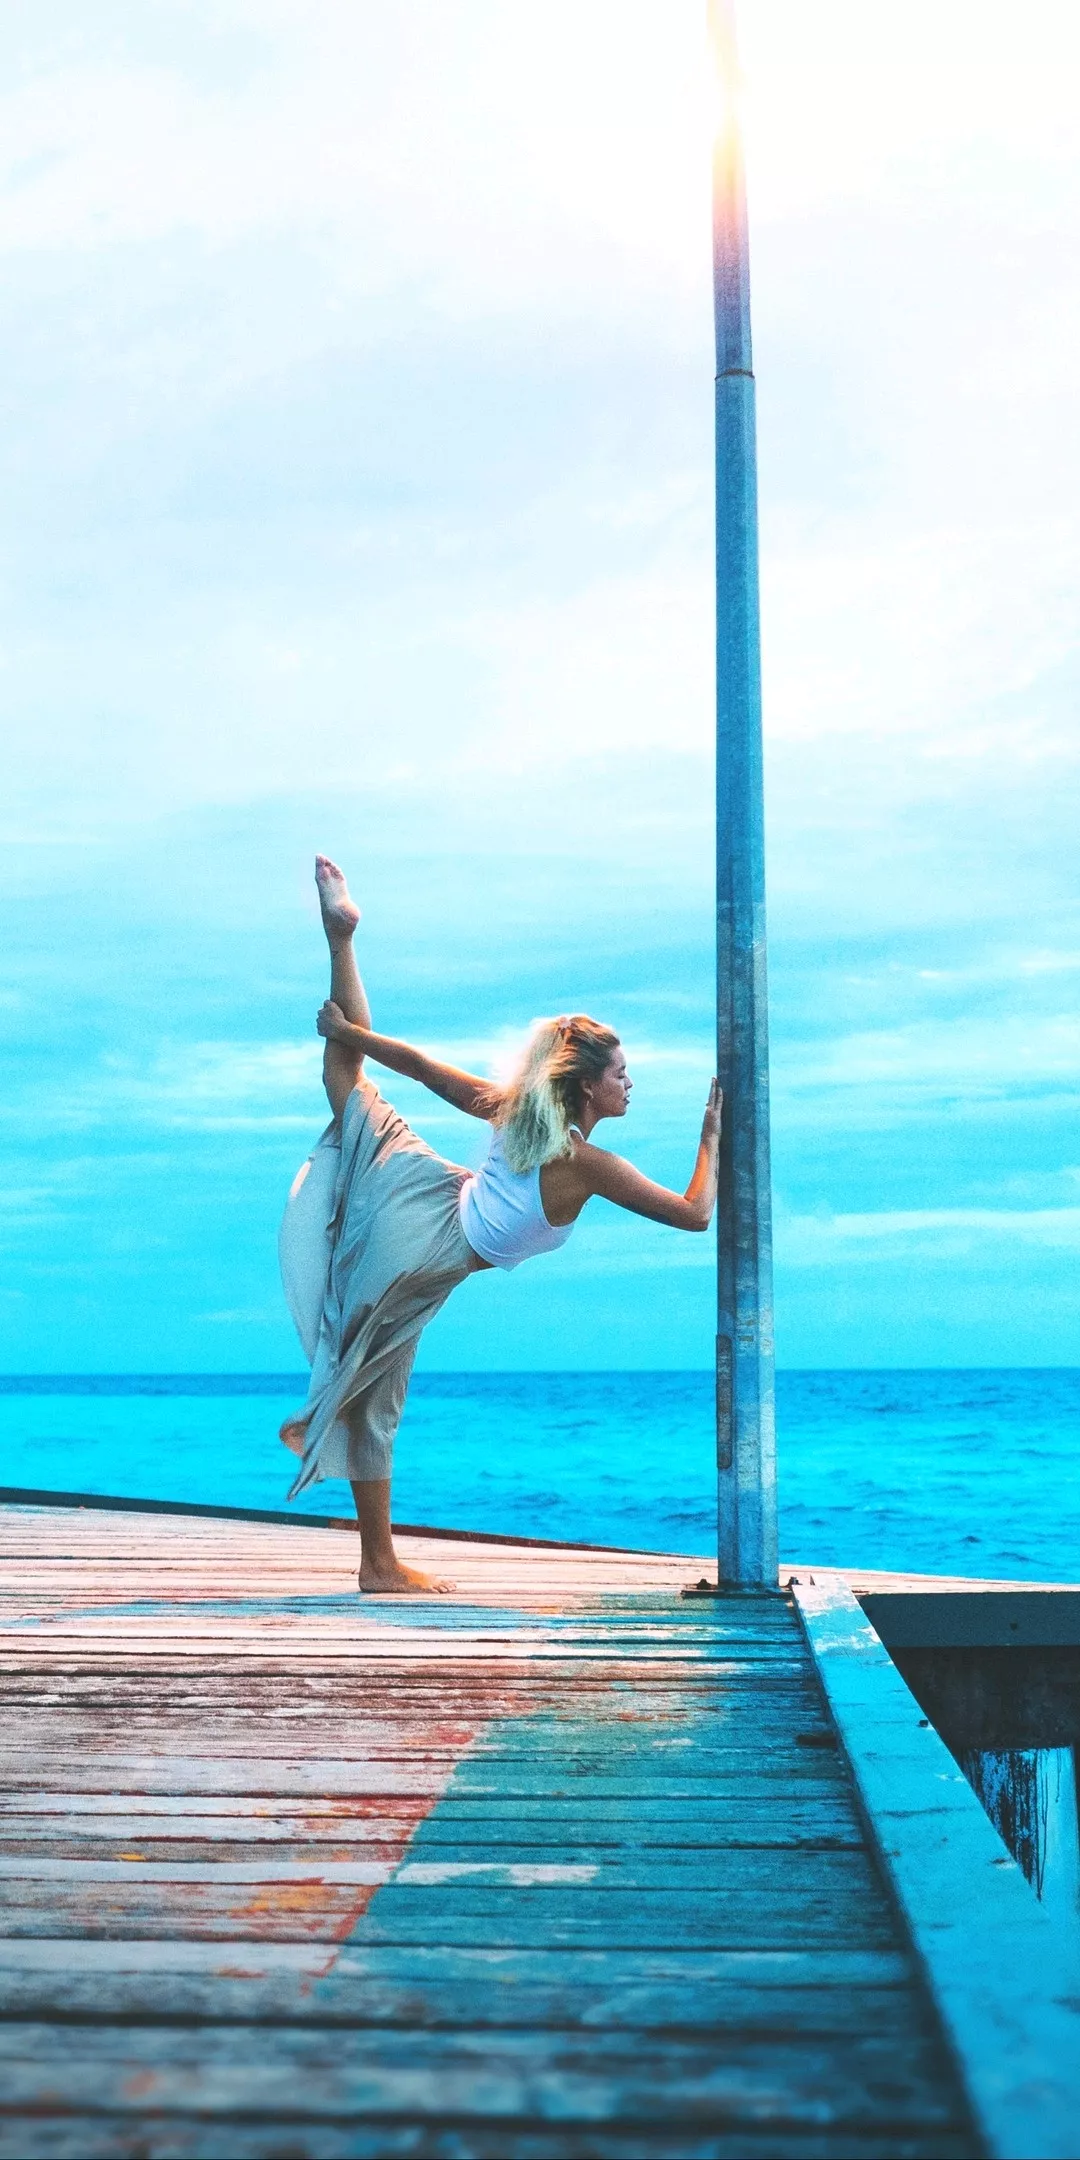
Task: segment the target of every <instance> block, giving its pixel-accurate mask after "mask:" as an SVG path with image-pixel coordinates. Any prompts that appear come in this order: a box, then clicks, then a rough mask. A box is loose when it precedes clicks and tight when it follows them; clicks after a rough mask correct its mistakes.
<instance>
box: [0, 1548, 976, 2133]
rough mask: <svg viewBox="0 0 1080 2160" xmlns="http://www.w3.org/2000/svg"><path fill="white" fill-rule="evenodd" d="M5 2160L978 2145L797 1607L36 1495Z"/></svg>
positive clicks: (8, 1800) (4, 2048)
mask: <svg viewBox="0 0 1080 2160" xmlns="http://www.w3.org/2000/svg"><path fill="white" fill-rule="evenodd" d="M0 1539H2V1548H3V1576H2V1607H0V1663H2V1686H3V1725H2V1738H0V1746H2V1751H3V1773H4V1774H3V1796H2V1800H0V1808H2V1844H0V1875H2V1878H3V1922H2V1928H3V1940H2V1943H0V1995H2V2008H3V2013H4V2016H3V2022H2V2023H0V2155H3V2156H9V2160H15V2156H18V2160H24V2156H27V2160H30V2156H42V2155H48V2156H50V2160H53V2156H55V2160H60V2156H72V2160H73V2156H78V2160H98V2156H100V2160H106V2156H108V2160H113V2156H120V2155H131V2156H134V2155H139V2156H140V2160H180V2156H183V2160H187V2156H195V2155H199V2156H206V2160H210V2156H212V2160H256V2156H257V2160H307V2156H310V2160H331V2156H333V2160H338V2156H345V2155H349V2156H361V2155H363V2156H376V2155H377V2156H383V2155H388V2156H389V2155H395V2156H396V2155H432V2156H435V2155H438V2156H446V2160H451V2156H452V2160H467V2156H470V2155H477V2156H491V2160H495V2156H498V2160H518V2156H520V2160H543V2156H551V2160H562V2156H565V2160H570V2156H573V2160H588V2156H590V2155H596V2156H601V2155H603V2156H610V2160H631V2156H632V2160H652V2156H657V2160H659V2156H661V2155H663V2156H669V2160H675V2156H678V2160H736V2156H738V2160H765V2156H777V2160H782V2156H791V2160H856V2156H860V2160H861V2156H867V2160H869V2156H881V2160H885V2156H895V2160H902V2156H903V2160H919V2156H925V2160H949V2156H952V2155H957V2156H958V2155H967V2154H972V2153H974V2152H976V2151H977V2150H978V2143H977V2139H976V2136H975V2133H974V2131H973V2130H972V2127H971V2124H970V2120H969V2118H968V2115H967V2112H966V2107H965V2101H964V2099H963V2097H962V2094H961V2091H960V2089H959V2086H958V2083H957V2081H956V2079H955V2077H954V2074H953V2071H952V2068H951V2064H950V2058H949V2056H948V2054H947V2052H946V2049H945V2047H944V2045H943V2042H942V2039H941V2034H940V2031H939V2028H938V2025H937V2022H936V2017H935V2013H934V2010H933V2009H932V2007H931V2004H930V2002H929V1999H928V1998H927V1997H926V1995H925V1994H924V1992H923V1988H922V1983H921V1981H920V1979H919V1976H918V1973H917V1971H916V1968H915V1962H914V1959H913V1956H912V1953H911V1950H910V1948H909V1945H908V1942H907V1939H906V1938H905V1936H904V1934H903V1932H902V1929H901V1924H900V1923H899V1921H898V1920H897V1918H896V1917H895V1911H894V1907H893V1904H892V1903H891V1901H890V1898H889V1896H888V1895H887V1894H886V1892H885V1890H884V1888H883V1884H882V1880H881V1878H880V1876H879V1873H878V1870H877V1866H876V1863H875V1860H874V1858H873V1857H872V1854H871V1852H870V1851H869V1850H868V1847H867V1843H866V1840H865V1837H864V1833H863V1829H862V1825H861V1821H860V1817H859V1814H858V1810H857V1807H856V1803H855V1798H854V1793H853V1788H852V1784H851V1780H850V1777H849V1773H848V1769H847V1765H846V1762H845V1759H844V1757H843V1754H842V1752H841V1751H840V1750H839V1749H838V1748H837V1745H836V1739H835V1732H834V1729H833V1727H832V1725H831V1723H830V1720H829V1717H828V1715H827V1713H826V1710H825V1706H824V1701H823V1697H822V1694H821V1691H820V1688H819V1684H818V1681H817V1677H816V1673H815V1668H814V1665H813V1662H812V1660H811V1658H810V1655H809V1652H808V1650H807V1647H806V1641H805V1637H804V1634H803V1632H802V1629H801V1626H800V1623H799V1619H798V1616H797V1614H796V1613H795V1611H794V1609H793V1607H792V1604H791V1603H790V1601H789V1599H788V1598H787V1597H786V1596H784V1595H782V1594H779V1593H777V1594H774V1595H768V1594H745V1595H739V1596H730V1597H725V1598H724V1599H722V1600H716V1601H688V1600H685V1599H683V1598H681V1597H680V1594H679V1593H680V1590H681V1588H682V1586H683V1585H684V1584H685V1583H686V1582H687V1580H688V1579H690V1578H691V1577H692V1576H693V1575H694V1574H696V1573H697V1572H698V1571H699V1569H700V1565H701V1563H700V1561H698V1562H694V1561H691V1560H686V1559H683V1560H680V1559H678V1558H668V1557H661V1556H657V1557H653V1556H648V1555H631V1554H627V1555H622V1554H607V1555H603V1554H598V1553H595V1552H586V1551H574V1550H561V1551H560V1550H546V1551H545V1550H542V1549H524V1548H518V1547H512V1546H509V1545H504V1544H500V1545H496V1544H484V1543H462V1542H455V1543H453V1544H449V1543H447V1544H436V1543H433V1542H432V1541H419V1540H418V1541H416V1543H415V1547H414V1550H413V1553H411V1554H408V1556H409V1557H413V1556H415V1557H416V1558H418V1559H420V1560H421V1561H422V1564H424V1565H426V1566H435V1567H437V1568H438V1569H439V1570H440V1571H444V1572H448V1573H453V1575H454V1576H455V1577H456V1580H457V1583H458V1586H459V1587H458V1594H457V1596H456V1597H455V1598H453V1599H452V1600H434V1599H432V1600H416V1601H408V1602H403V1601H401V1600H398V1599H380V1600H362V1599H360V1598H359V1597H358V1595H357V1593H356V1587H355V1566H356V1542H355V1539H354V1538H353V1537H351V1536H349V1535H348V1534H347V1533H345V1532H344V1531H342V1530H336V1531H335V1530H328V1529H310V1528H306V1527H303V1526H302V1525H301V1524H300V1523H296V1524H294V1525H290V1526H288V1527H278V1526H275V1525H273V1524H267V1523H261V1522H248V1521H236V1520H233V1521H228V1522H225V1521H216V1520H211V1519H206V1518H190V1517H187V1518H185V1517H178V1516H175V1515H169V1514H158V1513H147V1514H139V1513H135V1512H124V1513H120V1512H116V1513H111V1512H105V1511H102V1510H100V1509H95V1510H89V1509H86V1510H82V1509H71V1508H68V1509H60V1508H36V1507H19V1506H7V1507H5V1508H3V1510H2V1511H0Z"/></svg>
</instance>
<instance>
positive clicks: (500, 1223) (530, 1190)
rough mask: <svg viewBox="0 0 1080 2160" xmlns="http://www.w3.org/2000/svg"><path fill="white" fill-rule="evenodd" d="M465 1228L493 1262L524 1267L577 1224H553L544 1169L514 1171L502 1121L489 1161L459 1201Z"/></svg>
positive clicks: (562, 1239) (475, 1248) (465, 1187)
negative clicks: (546, 1208) (545, 1200)
mask: <svg viewBox="0 0 1080 2160" xmlns="http://www.w3.org/2000/svg"><path fill="white" fill-rule="evenodd" d="M458 1214H459V1216H460V1218H461V1227H462V1229H463V1230H464V1232H465V1235H466V1237H467V1238H468V1241H469V1243H470V1245H471V1246H472V1249H473V1251H474V1253H479V1255H480V1258H481V1260H487V1261H489V1262H490V1264H491V1266H492V1267H498V1268H513V1267H519V1266H520V1264H521V1262H522V1261H523V1260H531V1259H532V1257H533V1254H534V1253H542V1252H554V1250H555V1247H556V1246H557V1245H565V1243H566V1240H567V1238H568V1237H569V1235H570V1232H571V1230H572V1229H573V1227H574V1225H573V1223H549V1221H548V1219H547V1216H546V1215H545V1213H544V1203H543V1201H542V1200H541V1198H540V1172H539V1170H525V1171H517V1170H511V1168H510V1165H509V1163H508V1162H507V1160H506V1157H505V1155H504V1154H503V1144H502V1134H501V1132H500V1131H499V1128H498V1126H496V1127H495V1130H494V1132H493V1133H492V1135H491V1146H490V1148H489V1149H488V1156H487V1161H486V1162H485V1163H482V1164H481V1166H480V1168H479V1170H477V1171H476V1173H475V1175H474V1176H473V1177H470V1178H467V1179H466V1181H465V1183H464V1185H463V1186H462V1188H461V1197H460V1199H459V1201H458Z"/></svg>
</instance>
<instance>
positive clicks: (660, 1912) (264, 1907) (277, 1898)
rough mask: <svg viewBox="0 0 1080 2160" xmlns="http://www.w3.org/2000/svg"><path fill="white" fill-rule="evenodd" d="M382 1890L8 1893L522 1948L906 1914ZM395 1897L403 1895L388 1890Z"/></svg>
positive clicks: (226, 1920)
mask: <svg viewBox="0 0 1080 2160" xmlns="http://www.w3.org/2000/svg"><path fill="white" fill-rule="evenodd" d="M375 1895H376V1896H377V1897H378V1899H379V1903H378V1905H377V1906H376V1905H375V1904H374V1902H373V1901H371V1893H370V1892H367V1893H365V1889H364V1887H363V1886H359V1885H356V1886H351V1885H340V1884H328V1883H321V1882H311V1881H308V1882H294V1883H282V1884H277V1885H265V1884H264V1885H259V1884H253V1885H250V1886H249V1889H248V1894H247V1895H244V1893H243V1889H242V1886H239V1885H238V1886H233V1887H232V1888H229V1887H228V1886H224V1887H214V1886H211V1885H208V1884H205V1883H197V1884H193V1885H191V1886H190V1887H189V1886H187V1885H184V1886H180V1885H176V1884H172V1885H170V1884H165V1883H131V1884H121V1883H115V1884H114V1883H109V1884H99V1885H95V1886H91V1887H89V1888H87V1889H81V1890H80V1889H78V1888H76V1887H74V1886H72V1885H70V1884H66V1883H64V1884H57V1885H51V1886H50V1887H49V1890H48V1891H47V1892H46V1891H45V1889H44V1886H42V1885H32V1884H30V1885H27V1886H26V1887H25V1889H24V1890H22V1891H21V1892H20V1893H19V1896H18V1899H16V1897H15V1896H14V1895H13V1894H12V1895H10V1896H9V1897H8V1898H7V1899H6V1900H5V1910H4V1914H3V1927H4V1932H5V1934H6V1935H9V1936H13V1937H19V1936H23V1937H26V1936H33V1937H43V1936H50V1935H51V1936H55V1937H61V1936H76V1935H84V1936H87V1937H89V1938H92V1939H95V1938H104V1937H107V1936H110V1935H111V1936H123V1937H130V1936H139V1935H143V1936H148V1937H157V1936H160V1935H161V1934H163V1933H168V1934H171V1935H174V1936H176V1937H177V1938H179V1939H189V1940H194V1939H198V1938H202V1939H203V1940H213V1939H218V1940H226V1939H227V1940H234V1939H237V1938H244V1937H248V1938H250V1939H252V1940H253V1941H278V1942H304V1941H313V1940H314V1941H327V1940H331V1939H333V1940H338V1941H340V1940H342V1939H343V1938H344V1937H345V1936H347V1935H349V1934H350V1932H351V1931H352V1930H353V1929H354V1928H356V1927H357V1926H359V1925H360V1923H361V1920H362V1922H363V1937H364V1940H365V1942H372V1943H376V1942H381V1943H442V1944H455V1943H459V1944H462V1945H465V1946H470V1945H471V1946H473V1947H476V1948H489V1949H514V1948H517V1947H519V1946H520V1944H521V1942H522V1941H523V1939H524V1940H528V1941H531V1942H534V1943H536V1944H537V1945H538V1946H547V1947H549V1948H558V1947H560V1946H562V1947H574V1946H577V1945H580V1946H581V1947H583V1948H591V1949H617V1948H622V1949H624V1950H626V1951H634V1952H635V1953H636V1952H638V1951H641V1950H657V1949H660V1950H663V1949H678V1948H679V1947H681V1946H683V1945H686V1946H697V1947H702V1948H710V1949H732V1950H740V1949H781V1948H783V1947H784V1946H785V1944H787V1943H788V1942H789V1941H790V1940H791V1939H792V1933H793V1930H795V1931H798V1934H797V1937H796V1939H799V1937H802V1936H807V1935H809V1934H811V1933H812V1934H816V1935H818V1936H820V1938H821V1939H822V1941H823V1943H824V1944H825V1945H826V1946H827V1947H829V1948H835V1947H840V1946H841V1945H843V1946H845V1947H847V1946H850V1947H852V1948H855V1949H860V1950H877V1949H881V1950H887V1949H892V1948H893V1946H894V1944H895V1941H896V1932H895V1923H894V1921H893V1918H892V1914H891V1911H890V1909H889V1907H888V1906H887V1905H885V1904H881V1905H875V1906H872V1907H870V1908H869V1909H867V1907H866V1906H865V1904H864V1903H863V1902H862V1900H861V1899H853V1900H849V1901H844V1902H843V1903H841V1904H837V1902H836V1901H835V1900H830V1899H829V1897H828V1895H827V1894H826V1893H820V1892H819V1893H817V1894H810V1895H806V1896H803V1897H801V1898H798V1899H795V1898H793V1897H792V1896H791V1895H790V1894H788V1893H787V1892H784V1891H776V1892H774V1893H772V1894H771V1895H769V1896H768V1897H765V1896H763V1895H762V1894H761V1893H760V1892H752V1891H751V1892H746V1893H743V1894H741V1895H740V1894H737V1893H734V1892H732V1893H730V1894H728V1895H726V1896H724V1897H715V1896H712V1897H710V1896H709V1895H707V1894H704V1893H696V1892H695V1893H691V1894H688V1895H687V1896H686V1897H685V1898H679V1897H676V1896H673V1895H670V1894H665V1893H664V1892H654V1891H650V1890H638V1891H621V1892H620V1891H607V1892H605V1893H603V1894H602V1896H599V1897H597V1898H596V1899H594V1900H592V1901H591V1902H586V1900H585V1899H583V1898H582V1897H580V1896H578V1897H576V1898H571V1897H569V1896H568V1895H567V1894H566V1893H563V1897H562V1900H561V1902H560V1897H559V1893H558V1892H557V1891H556V1890H553V1889H551V1890H547V1891H542V1890H540V1889H537V1888H535V1887H531V1886H521V1887H514V1888H510V1889H507V1890H506V1891H503V1892H500V1891H497V1890H486V1891H481V1890H474V1891H473V1892H472V1893H471V1894H470V1895H469V1896H468V1897H467V1898H466V1897H464V1896H463V1895H462V1894H461V1893H460V1892H458V1893H456V1894H455V1895H454V1896H453V1897H452V1898H451V1897H448V1896H447V1894H446V1893H445V1892H444V1891H440V1890H439V1889H438V1888H437V1887H435V1888H430V1889H427V1890H426V1891H425V1892H424V1893H423V1894H421V1893H420V1892H419V1891H408V1890H403V1891H401V1892H397V1891H396V1890H395V1889H394V1887H393V1885H387V1886H384V1888H383V1889H382V1891H381V1892H376V1893H375ZM391 1897H393V1899H394V1903H393V1904H386V1903H384V1902H383V1901H384V1900H387V1899H389V1898H391Z"/></svg>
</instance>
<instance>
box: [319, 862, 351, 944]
mask: <svg viewBox="0 0 1080 2160" xmlns="http://www.w3.org/2000/svg"><path fill="white" fill-rule="evenodd" d="M315 883H316V885H317V886H318V888H319V906H320V907H321V909H322V919H323V929H324V930H325V932H326V935H327V937H328V938H329V940H330V943H331V945H343V944H345V943H347V941H348V939H349V938H351V936H352V934H353V931H354V930H355V928H356V925H357V923H358V922H359V920H360V910H359V908H358V907H357V905H356V902H355V900H354V899H353V898H352V896H351V894H350V892H349V888H348V885H347V884H346V882H345V872H344V870H339V869H338V866H337V864H336V862H331V860H330V857H329V855H316V857H315Z"/></svg>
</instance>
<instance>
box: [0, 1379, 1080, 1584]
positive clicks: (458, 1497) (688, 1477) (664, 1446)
mask: <svg viewBox="0 0 1080 2160" xmlns="http://www.w3.org/2000/svg"><path fill="white" fill-rule="evenodd" d="M304 1388H305V1382H304V1379H303V1377H302V1376H300V1375H298V1374H297V1375H292V1374H273V1373H268V1374H252V1375H242V1376H232V1377H217V1376H214V1375H208V1374H198V1375H177V1376H167V1375H166V1376H154V1377H141V1376H138V1375H111V1376H109V1377H102V1378H84V1377H77V1376H73V1377H65V1378H56V1377H52V1378H48V1379H25V1378H13V1377H7V1378H0V1434H2V1439H0V1483H3V1484H4V1485H6V1486H9V1487H10V1486H22V1487H27V1486H29V1487H36V1488H45V1489H48V1490H50V1491H67V1492H72V1491H75V1492H87V1493H115V1494H122V1495H125V1496H129V1497H138V1498H153V1499H165V1500H196V1501H202V1502H208V1503H210V1504H211V1505H222V1504H224V1505H228V1506H233V1507H261V1508H280V1507H284V1506H285V1504H286V1499H285V1496H286V1493H287V1490H288V1486H289V1482H290V1478H291V1474H292V1469H293V1462H292V1458H291V1457H290V1456H288V1455H287V1454H286V1452H285V1450H284V1448H283V1447H282V1446H281V1444H280V1442H279V1440H278V1438H277V1427H278V1425H279V1423H280V1422H281V1420H282V1418H283V1417H284V1416H285V1415H286V1413H287V1412H289V1411H293V1410H295V1409H296V1407H297V1405H298V1403H299V1402H300V1401H302V1399H303V1394H304ZM777 1426H778V1434H779V1466H780V1468H779V1482H780V1522H781V1552H782V1557H783V1559H784V1560H785V1561H790V1562H802V1563H803V1564H811V1563H813V1562H817V1564H818V1565H819V1566H847V1567H872V1568H887V1569H912V1570H918V1571H919V1572H925V1573H930V1574H941V1573H957V1574H964V1575H976V1576H978V1575H982V1576H1005V1577H1012V1578H1015V1579H1021V1580H1039V1579H1042V1580H1053V1581H1058V1582H1076V1581H1080V1372H1075V1371H1043V1372H1038V1371H1021V1372H999V1371H987V1372H940V1371H939V1372H909V1371H905V1372H810V1373H797V1372H788V1373H781V1374H780V1375H779V1377H778V1382H777ZM713 1463H714V1453H713V1397H712V1381H711V1376H710V1375H709V1374H707V1373H698V1372H691V1373H671V1372H662V1373H647V1372H634V1373H626V1372H615V1373H595V1372H594V1373H502V1374H500V1373H486V1374H468V1373H452V1374H441V1375H440V1374H437V1373H421V1374H418V1375H417V1376H416V1378H415V1379H414V1381H413V1385H412V1389H411V1391H410V1395H409V1401H408V1406H407V1409H406V1414H405V1419H404V1422H403V1424H402V1428H401V1432H400V1434H399V1437H398V1446H397V1465H396V1474H395V1491H394V1514H395V1518H396V1519H397V1520H398V1521H400V1522H412V1523H429V1524H434V1525H444V1526H447V1527H452V1528H456V1529H463V1530H487V1531H501V1532H504V1533H509V1534H512V1535H513V1534H516V1535H522V1534H524V1535H526V1536H531V1537H550V1538H570V1539H579V1540H583V1541H586V1542H591V1543H596V1544H609V1545H631V1546H645V1547H651V1548H653V1549H658V1550H664V1549H666V1550H673V1551H681V1552H688V1553H689V1552H693V1553H702V1554H707V1553H708V1552H709V1551H710V1549H711V1547H712V1545H713V1538H714V1530H713V1524H714V1511H715V1471H714V1467H713ZM295 1507H296V1513H297V1514H298V1515H300V1514H303V1513H304V1512H305V1511H308V1512H314V1513H329V1514H342V1513H347V1512H349V1511H350V1507H351V1503H350V1496H349V1492H348V1489H347V1487H346V1486H344V1485H341V1484H338V1483H335V1482H330V1481H328V1482H327V1483H325V1484H323V1485H320V1486H316V1487H315V1488H314V1489H313V1490H312V1491H310V1492H308V1493H306V1494H305V1495H304V1498H303V1500H302V1501H301V1502H298V1503H296V1504H295Z"/></svg>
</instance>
